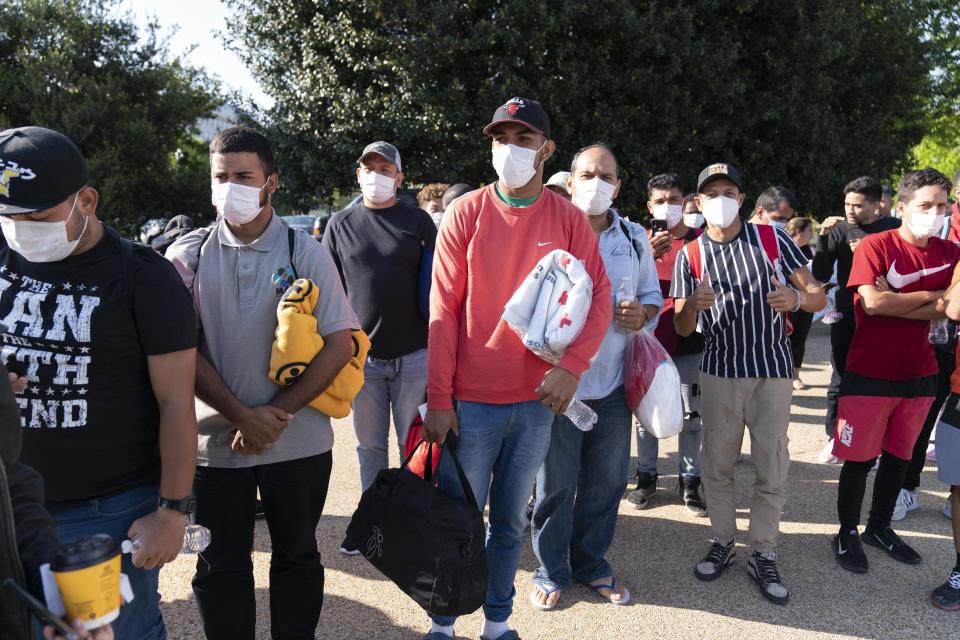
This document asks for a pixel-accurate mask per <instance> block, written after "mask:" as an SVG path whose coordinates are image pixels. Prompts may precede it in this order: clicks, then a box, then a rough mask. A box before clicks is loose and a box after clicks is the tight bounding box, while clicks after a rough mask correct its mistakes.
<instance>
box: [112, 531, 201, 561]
mask: <svg viewBox="0 0 960 640" xmlns="http://www.w3.org/2000/svg"><path fill="white" fill-rule="evenodd" d="M209 546H210V529H207V528H206V527H204V526H203V525H199V524H189V525H187V528H186V530H185V531H184V533H183V546H182V547H181V548H180V553H186V554H191V553H200V552H201V551H203V550H204V549H206V548H207V547H209ZM139 548H140V536H134V537H133V540H124V541H123V542H121V543H120V551H121V552H123V553H136V552H137V550H138V549H139Z"/></svg>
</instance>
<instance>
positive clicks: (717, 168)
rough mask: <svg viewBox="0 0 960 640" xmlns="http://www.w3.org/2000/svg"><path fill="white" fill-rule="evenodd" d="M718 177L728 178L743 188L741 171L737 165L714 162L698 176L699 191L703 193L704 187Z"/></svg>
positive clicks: (739, 187)
mask: <svg viewBox="0 0 960 640" xmlns="http://www.w3.org/2000/svg"><path fill="white" fill-rule="evenodd" d="M717 178H726V179H727V180H730V181H731V182H733V184H735V185H737V189H741V190H742V189H743V185H742V184H741V182H740V172H739V171H737V168H736V167H735V166H733V165H732V164H727V163H725V162H714V163H713V164H711V165H710V166H708V167H707V168H706V169H704V170H703V171H701V172H700V177H699V178H697V193H703V188H704V187H705V186H707V185H708V184H710V183H711V182H713V181H714V180H716V179H717Z"/></svg>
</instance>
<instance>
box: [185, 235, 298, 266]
mask: <svg viewBox="0 0 960 640" xmlns="http://www.w3.org/2000/svg"><path fill="white" fill-rule="evenodd" d="M216 226H217V224H216V223H213V224H211V225H210V226H209V227H204V230H203V237H202V238H201V239H200V246H199V247H197V268H196V269H194V271H193V276H194V278H196V276H197V274H198V273H199V272H200V254H201V252H202V251H203V245H205V244H207V240H209V239H210V234H211V233H212V232H213V230H214V229H215V228H216ZM296 239H297V230H296V229H294V228H293V227H287V249H288V250H289V251H290V268H291V269H293V279H294V280H299V279H300V276H299V275H297V267H296V265H294V264H293V250H294V247H295V246H296Z"/></svg>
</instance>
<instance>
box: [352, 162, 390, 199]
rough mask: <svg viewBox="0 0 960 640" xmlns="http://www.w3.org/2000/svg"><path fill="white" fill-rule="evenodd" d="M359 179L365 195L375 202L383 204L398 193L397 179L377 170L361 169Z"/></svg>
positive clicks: (361, 189)
mask: <svg viewBox="0 0 960 640" xmlns="http://www.w3.org/2000/svg"><path fill="white" fill-rule="evenodd" d="M357 181H358V182H359V183H360V191H361V193H363V197H364V198H366V199H367V200H369V201H370V202H372V203H374V204H383V203H384V202H386V201H387V200H390V199H391V198H392V197H393V196H394V195H396V193H397V179H396V178H391V177H390V176H385V175H381V174H379V173H377V172H376V171H369V172H368V171H366V170H364V169H360V176H359V178H358V179H357Z"/></svg>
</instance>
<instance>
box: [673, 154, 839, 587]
mask: <svg viewBox="0 0 960 640" xmlns="http://www.w3.org/2000/svg"><path fill="white" fill-rule="evenodd" d="M743 198H744V194H743V191H742V190H741V183H740V174H739V172H738V171H737V170H736V168H735V167H733V166H732V165H729V164H724V163H717V164H712V165H710V166H708V167H707V168H706V169H704V170H703V171H702V172H701V173H700V177H699V179H698V180H697V197H696V198H695V200H696V203H697V206H698V207H699V208H700V210H701V211H702V212H703V215H704V218H706V221H707V230H706V232H704V233H703V235H701V236H700V237H699V238H698V239H697V240H696V241H695V242H691V243H689V244H687V245H686V246H684V248H683V251H681V252H680V254H679V256H678V257H677V262H676V266H675V267H674V274H673V284H672V287H671V290H670V295H671V297H673V298H674V299H675V309H676V313H675V316H674V325H675V327H676V329H677V333H678V334H679V335H682V336H688V335H690V334H691V333H693V331H694V330H695V329H697V330H699V331H701V332H702V333H703V335H704V338H705V341H706V344H705V348H704V352H703V360H702V361H701V364H700V389H701V394H702V396H701V404H700V414H701V419H702V421H703V450H702V465H703V484H704V489H705V491H706V496H707V505H708V507H709V516H710V524H711V529H712V532H713V535H714V541H713V544H712V545H711V547H710V550H709V551H708V552H707V555H706V556H705V557H704V558H703V560H701V561H700V563H699V564H697V566H696V570H695V573H696V576H697V577H698V578H699V579H701V580H704V581H710V580H715V579H716V578H719V577H720V575H721V574H722V573H723V571H724V569H726V567H728V566H729V565H730V564H732V563H733V562H734V560H735V559H736V552H735V550H734V542H735V536H736V533H737V524H736V509H735V505H734V482H733V470H734V465H735V464H736V462H737V459H738V458H739V456H740V448H741V444H742V442H743V428H744V425H746V426H748V427H749V428H750V451H751V457H752V460H753V464H754V468H755V469H756V473H757V481H756V484H755V485H754V496H753V503H752V505H751V509H750V537H749V543H750V547H751V550H752V552H753V553H752V554H751V555H750V558H749V561H748V566H747V569H748V571H749V573H750V575H751V577H753V579H754V580H755V581H756V582H757V584H758V586H759V587H760V590H761V592H762V593H763V595H764V597H766V598H767V599H768V600H770V601H772V602H775V603H777V604H785V603H786V602H787V600H788V599H789V593H788V591H787V589H786V587H785V586H784V585H783V582H782V580H781V579H780V573H779V571H778V569H777V565H776V553H775V550H776V543H777V536H778V534H779V532H780V512H781V510H782V509H783V505H784V503H785V502H786V499H787V496H786V489H785V486H786V479H787V467H788V466H789V463H790V457H789V454H788V452H787V426H788V425H789V423H790V396H791V394H792V384H791V381H792V380H793V360H792V356H791V353H790V343H789V341H788V340H787V318H786V313H787V312H789V311H796V310H797V309H803V310H805V311H819V310H820V309H822V308H823V307H824V305H825V304H826V298H825V296H824V294H823V291H822V290H821V289H820V287H819V285H818V284H817V283H816V282H815V281H814V279H813V276H811V275H810V272H809V270H808V269H807V267H806V266H805V265H806V262H807V259H806V258H805V257H804V255H803V254H802V253H801V252H800V249H799V248H798V247H797V245H796V244H794V242H793V240H791V239H790V237H789V236H788V235H787V234H786V232H784V231H781V230H780V229H777V228H775V227H772V226H769V225H755V224H746V225H745V224H743V223H742V222H741V221H740V218H739V215H738V214H739V211H740V207H741V206H742V205H743ZM785 279H789V281H790V282H791V283H792V284H793V287H794V288H790V287H788V286H787V285H786V283H785V282H784V280H785Z"/></svg>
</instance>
